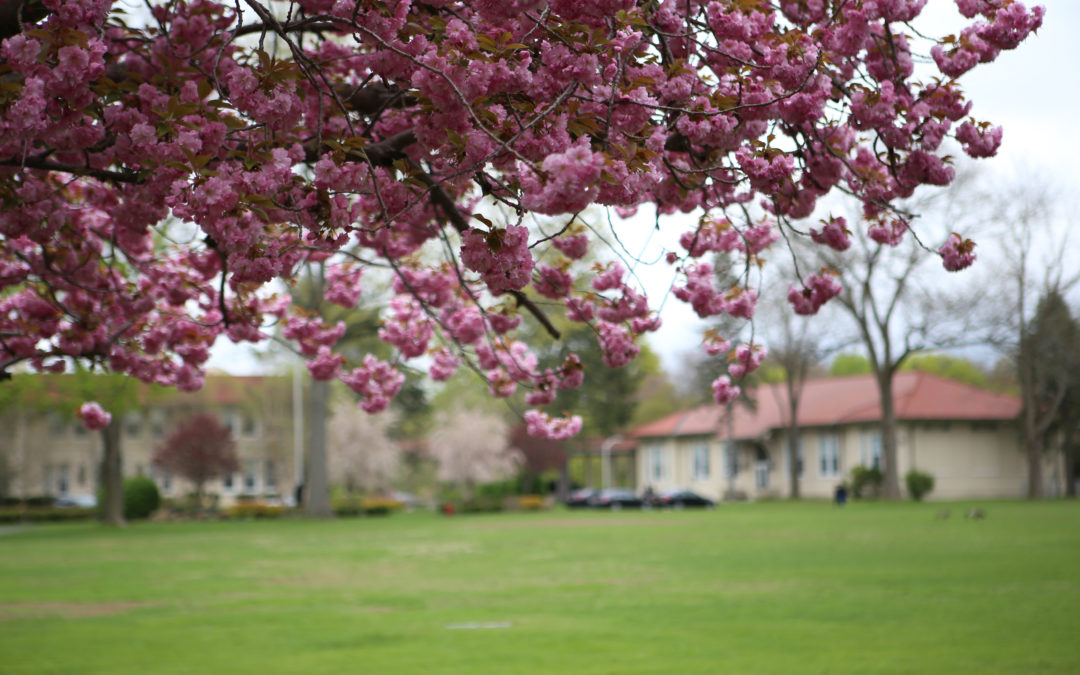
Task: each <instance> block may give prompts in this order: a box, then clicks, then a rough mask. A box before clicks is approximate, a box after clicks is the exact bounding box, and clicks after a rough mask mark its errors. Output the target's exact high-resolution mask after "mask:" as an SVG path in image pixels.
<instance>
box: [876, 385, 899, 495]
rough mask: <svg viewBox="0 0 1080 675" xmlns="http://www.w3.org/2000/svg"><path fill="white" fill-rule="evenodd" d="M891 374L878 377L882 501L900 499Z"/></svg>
mask: <svg viewBox="0 0 1080 675" xmlns="http://www.w3.org/2000/svg"><path fill="white" fill-rule="evenodd" d="M892 379H893V378H892V373H890V372H886V373H883V374H881V375H879V376H878V390H879V391H880V394H881V455H882V457H881V458H882V460H883V462H884V464H885V471H884V472H883V473H882V477H883V479H884V480H883V484H882V486H881V496H882V498H884V499H900V497H901V495H900V466H899V464H898V461H897V458H898V457H899V455H900V453H899V452H897V448H896V446H897V442H896V406H895V404H894V402H893V391H892Z"/></svg>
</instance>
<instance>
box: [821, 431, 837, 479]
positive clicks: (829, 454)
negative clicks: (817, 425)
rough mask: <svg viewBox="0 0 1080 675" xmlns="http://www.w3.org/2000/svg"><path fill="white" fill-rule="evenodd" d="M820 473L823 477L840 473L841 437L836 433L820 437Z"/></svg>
mask: <svg viewBox="0 0 1080 675" xmlns="http://www.w3.org/2000/svg"><path fill="white" fill-rule="evenodd" d="M818 474H819V475H820V476H821V477H822V478H834V477H836V476H839V475H840V439H839V438H838V437H837V435H836V434H822V435H821V436H819V437H818Z"/></svg>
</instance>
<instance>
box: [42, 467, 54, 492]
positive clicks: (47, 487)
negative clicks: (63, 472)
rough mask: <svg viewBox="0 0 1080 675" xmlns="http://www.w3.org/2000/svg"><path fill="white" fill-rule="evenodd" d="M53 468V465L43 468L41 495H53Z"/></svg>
mask: <svg viewBox="0 0 1080 675" xmlns="http://www.w3.org/2000/svg"><path fill="white" fill-rule="evenodd" d="M52 481H53V468H52V465H51V464H46V465H45V466H43V467H41V494H43V495H51V494H52V487H53V483H52Z"/></svg>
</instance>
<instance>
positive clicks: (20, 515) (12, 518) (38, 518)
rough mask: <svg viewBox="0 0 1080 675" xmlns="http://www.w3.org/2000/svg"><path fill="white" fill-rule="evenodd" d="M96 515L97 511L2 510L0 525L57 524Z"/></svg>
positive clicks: (0, 512)
mask: <svg viewBox="0 0 1080 675" xmlns="http://www.w3.org/2000/svg"><path fill="white" fill-rule="evenodd" d="M95 514H96V510H95V509H56V508H52V507H43V506H37V507H33V508H27V509H26V511H25V512H24V511H23V509H22V508H0V523H18V522H27V523H47V522H49V523H55V522H60V521H65V520H88V519H90V518H93V517H94V515H95Z"/></svg>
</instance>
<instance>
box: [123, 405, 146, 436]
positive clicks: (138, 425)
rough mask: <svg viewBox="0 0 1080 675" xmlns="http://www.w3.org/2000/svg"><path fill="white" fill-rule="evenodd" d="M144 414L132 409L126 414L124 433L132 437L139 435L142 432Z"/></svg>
mask: <svg viewBox="0 0 1080 675" xmlns="http://www.w3.org/2000/svg"><path fill="white" fill-rule="evenodd" d="M142 427H143V416H142V413H141V412H139V411H138V410H132V411H131V412H129V413H128V414H127V415H124V433H125V434H127V435H128V436H131V437H133V438H134V437H137V436H138V435H139V434H141V433H142Z"/></svg>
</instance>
